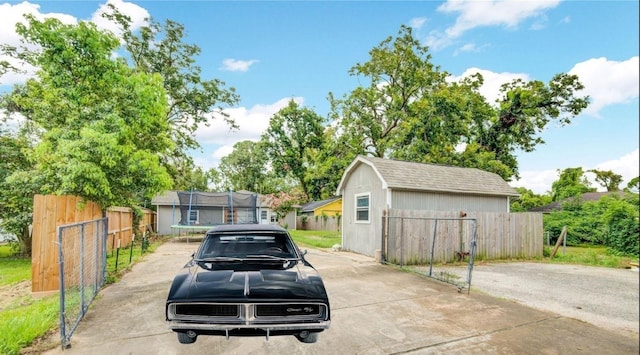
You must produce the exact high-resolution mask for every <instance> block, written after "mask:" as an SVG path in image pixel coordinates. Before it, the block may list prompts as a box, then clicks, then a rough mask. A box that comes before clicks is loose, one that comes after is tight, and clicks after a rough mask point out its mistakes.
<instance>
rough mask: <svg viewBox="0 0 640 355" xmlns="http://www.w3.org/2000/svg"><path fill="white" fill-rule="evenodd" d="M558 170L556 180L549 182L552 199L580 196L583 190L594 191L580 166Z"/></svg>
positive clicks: (558, 199)
mask: <svg viewBox="0 0 640 355" xmlns="http://www.w3.org/2000/svg"><path fill="white" fill-rule="evenodd" d="M558 171H559V174H560V175H559V177H558V180H556V181H554V182H553V183H552V184H551V198H552V200H553V201H560V200H564V199H566V198H568V197H580V195H582V194H584V193H585V192H594V191H596V189H595V188H593V187H590V183H589V180H587V178H586V177H585V176H584V171H583V170H582V168H581V167H577V168H566V169H564V170H562V171H560V170H558Z"/></svg>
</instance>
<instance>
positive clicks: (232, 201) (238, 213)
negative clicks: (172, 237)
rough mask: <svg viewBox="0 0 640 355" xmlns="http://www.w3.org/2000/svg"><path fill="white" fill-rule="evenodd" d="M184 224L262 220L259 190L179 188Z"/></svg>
mask: <svg viewBox="0 0 640 355" xmlns="http://www.w3.org/2000/svg"><path fill="white" fill-rule="evenodd" d="M178 199H179V202H180V223H179V224H180V225H182V226H197V225H200V226H215V225H219V224H243V223H258V215H257V211H256V205H257V200H258V195H257V194H251V193H241V192H199V191H179V192H178Z"/></svg>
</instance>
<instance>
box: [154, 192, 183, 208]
mask: <svg viewBox="0 0 640 355" xmlns="http://www.w3.org/2000/svg"><path fill="white" fill-rule="evenodd" d="M151 204H152V205H156V206H167V205H174V204H175V205H180V200H179V199H178V192H177V191H166V192H165V193H164V194H162V195H158V196H155V197H154V198H152V199H151Z"/></svg>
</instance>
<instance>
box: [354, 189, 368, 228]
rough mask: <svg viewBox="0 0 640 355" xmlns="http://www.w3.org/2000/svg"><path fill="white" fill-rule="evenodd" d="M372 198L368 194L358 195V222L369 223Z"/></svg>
mask: <svg viewBox="0 0 640 355" xmlns="http://www.w3.org/2000/svg"><path fill="white" fill-rule="evenodd" d="M370 197H371V195H370V194H368V193H367V194H361V195H356V222H369V211H370V209H371V204H370V203H369V200H370Z"/></svg>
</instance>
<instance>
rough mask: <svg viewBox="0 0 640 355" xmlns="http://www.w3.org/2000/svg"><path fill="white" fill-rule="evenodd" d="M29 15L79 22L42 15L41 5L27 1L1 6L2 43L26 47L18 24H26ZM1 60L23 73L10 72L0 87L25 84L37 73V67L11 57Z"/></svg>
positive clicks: (4, 77) (56, 14)
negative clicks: (17, 28) (18, 30)
mask: <svg viewBox="0 0 640 355" xmlns="http://www.w3.org/2000/svg"><path fill="white" fill-rule="evenodd" d="M27 14H30V15H33V16H34V17H35V18H36V19H38V20H44V19H47V18H57V19H58V20H60V21H61V22H62V23H65V24H75V23H77V22H78V21H77V19H76V18H75V17H73V16H71V15H66V14H61V13H41V12H40V5H38V4H31V3H29V2H26V1H25V2H21V3H19V4H15V5H11V4H9V3H4V4H0V43H3V44H8V45H12V46H19V45H25V44H22V43H21V37H20V36H19V35H18V34H17V33H16V24H18V23H22V24H26V21H25V18H24V15H27ZM27 47H29V48H34V47H33V45H27ZM0 60H6V61H8V62H9V63H11V64H12V65H13V66H15V67H17V68H20V69H21V71H22V72H21V73H15V72H8V73H6V74H5V75H3V76H1V77H0V85H13V84H18V83H23V82H25V81H26V80H27V79H28V78H30V77H32V76H33V75H34V74H35V72H36V68H35V67H33V66H31V65H27V64H25V63H21V62H20V61H18V60H15V59H13V58H10V57H7V56H0Z"/></svg>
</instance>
